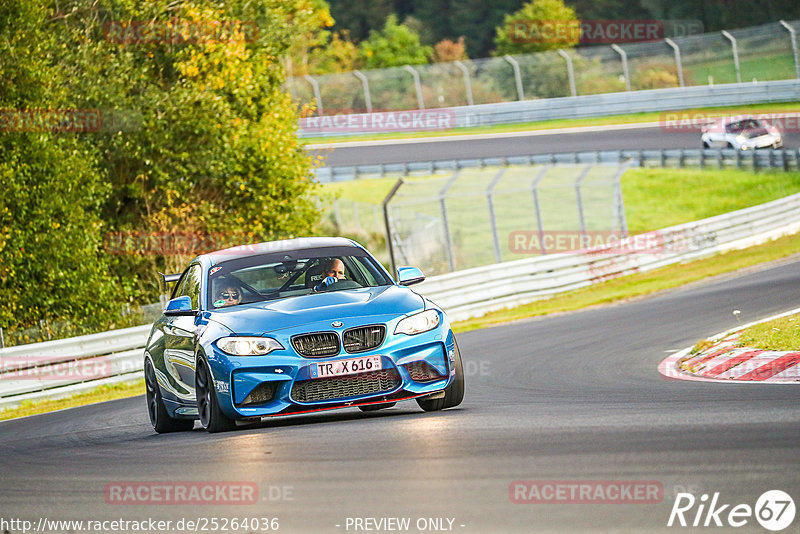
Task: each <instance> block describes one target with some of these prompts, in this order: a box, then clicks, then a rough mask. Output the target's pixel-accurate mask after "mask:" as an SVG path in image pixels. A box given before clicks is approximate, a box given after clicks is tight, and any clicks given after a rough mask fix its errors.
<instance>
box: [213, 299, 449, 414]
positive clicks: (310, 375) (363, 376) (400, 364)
mask: <svg viewBox="0 0 800 534" xmlns="http://www.w3.org/2000/svg"><path fill="white" fill-rule="evenodd" d="M439 313H440V314H441V321H440V324H439V326H438V327H437V328H434V329H433V330H430V331H428V332H424V333H421V334H417V335H405V334H392V332H394V328H395V326H396V321H389V322H382V323H380V324H385V325H386V327H387V334H386V337H385V339H384V341H383V343H382V344H381V345H379V346H378V347H377V348H375V349H373V350H369V351H363V352H358V353H348V352H345V351H344V350H340V353H339V354H337V355H334V356H329V357H324V358H309V357H303V356H301V355H299V354H298V353H297V352H295V351H294V349H293V348H292V345H291V337H292V336H293V335H296V334H297V333H298V332H296V331H291V332H281V333H279V334H278V335H270V337H273V338H274V339H277V340H278V341H279V342H280V343H281V344H282V345H283V346H284V347H286V349H285V350H278V351H274V352H272V353H270V354H267V355H265V356H231V355H229V354H226V353H224V352H222V351H221V350H219V349H218V348H216V346H215V345H214V344H212V345H211V346H210V347H209V348H210V352H209V353H207V356H208V360H209V363H210V365H211V369H212V372H213V375H214V382H215V389H216V393H217V398H218V402H219V405H220V408H221V409H222V410H223V411H224V412H225V413H226V414H227V415H228V416H229V417H232V418H236V419H243V418H256V417H266V416H274V415H289V414H296V413H308V412H315V411H322V410H330V409H333V408H341V407H348V406H358V405H363V404H375V403H381V402H395V401H398V400H405V399H411V398H415V397H419V396H426V395H430V394H435V393H437V392H440V391H442V390H444V389H445V388H446V387H447V386H448V385H449V384H450V382H451V381H452V379H453V376H454V375H455V370H454V361H455V344H454V341H453V334H452V331H451V330H450V325H449V323H447V319H446V317H444V314H442V313H441V312H439ZM360 322H361V323H362V324H364V325H367V324H376V322H375V321H374V320H373V321H370V320H369V318H368V319H367V320H366V321H364V320H363V319H362V320H361V321H360ZM315 326H323V325H305V327H304V328H303V330H304V331H311V332H313V331H315ZM351 327H352V326H351ZM328 330H331V328H330V327H328ZM371 357H379V358H380V369H379V370H376V369H373V370H369V371H365V372H359V373H352V374H345V375H338V376H331V377H322V378H320V377H318V376H315V375H318V374H319V373H317V372H316V371H317V370H318V368H319V367H318V366H320V365H324V364H327V363H336V362H340V361H342V360H355V359H361V358H367V359H370V360H371V361H373V362H374V361H375V359H374V358H371Z"/></svg>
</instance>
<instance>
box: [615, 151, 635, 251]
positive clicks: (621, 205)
mask: <svg viewBox="0 0 800 534" xmlns="http://www.w3.org/2000/svg"><path fill="white" fill-rule="evenodd" d="M630 164H631V161H630V160H627V161H626V162H625V163H624V164H622V166H621V167H620V168H619V169H618V170H617V174H616V175H615V176H614V204H615V207H616V209H617V213H616V215H617V216H616V217H615V220H616V222H619V233H620V237H621V238H623V237H628V219H627V218H626V217H625V200H624V199H623V197H622V175H623V174H625V173H626V172H627V171H628V168H629V167H630Z"/></svg>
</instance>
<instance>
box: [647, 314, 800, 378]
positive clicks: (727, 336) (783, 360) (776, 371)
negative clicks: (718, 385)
mask: <svg viewBox="0 0 800 534" xmlns="http://www.w3.org/2000/svg"><path fill="white" fill-rule="evenodd" d="M798 312H800V309H796V310H792V311H789V312H786V313H782V314H780V315H775V316H773V317H768V318H767V319H762V320H761V321H756V322H754V323H750V324H747V325H744V326H740V327H737V328H736V329H735V330H733V331H730V330H729V331H727V332H723V333H721V334H718V335H716V336H714V337H713V338H711V340H712V341H714V343H713V344H712V345H711V346H709V347H708V348H706V349H703V350H702V351H700V352H698V353H695V354H692V352H691V350H692V349H691V347H690V348H687V349H684V350H682V351H680V352H678V353H676V354H673V355H671V356H669V357H668V358H666V359H664V360H663V361H662V362H661V363H660V364H659V366H658V371H659V372H660V373H661V374H662V375H664V376H665V377H667V378H673V379H678V380H697V381H704V382H728V383H730V382H732V381H735V382H750V383H754V382H755V383H778V384H781V383H783V384H791V383H800V350H798V351H777V350H764V349H754V348H748V347H737V346H736V345H737V343H738V339H739V335H740V334H741V332H742V331H743V330H744V329H745V328H749V327H750V326H752V325H754V324H758V323H763V322H766V321H771V320H773V319H777V318H779V317H784V316H786V315H793V314H795V313H798Z"/></svg>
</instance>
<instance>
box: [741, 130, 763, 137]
mask: <svg viewBox="0 0 800 534" xmlns="http://www.w3.org/2000/svg"><path fill="white" fill-rule="evenodd" d="M741 135H742V137H744V138H745V139H756V138H757V137H761V136H764V135H769V132H768V131H767V129H766V128H750V129H747V130H743V131H742V133H741Z"/></svg>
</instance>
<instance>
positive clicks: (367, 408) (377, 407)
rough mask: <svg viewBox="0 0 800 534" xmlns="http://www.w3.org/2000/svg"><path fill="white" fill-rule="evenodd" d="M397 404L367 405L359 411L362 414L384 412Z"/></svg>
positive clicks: (360, 407)
mask: <svg viewBox="0 0 800 534" xmlns="http://www.w3.org/2000/svg"><path fill="white" fill-rule="evenodd" d="M395 404H397V403H396V402H387V403H385V404H365V405H364V406H359V407H358V409H359V410H361V411H362V412H377V411H378V410H383V409H384V408H391V407H392V406H394V405H395Z"/></svg>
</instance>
